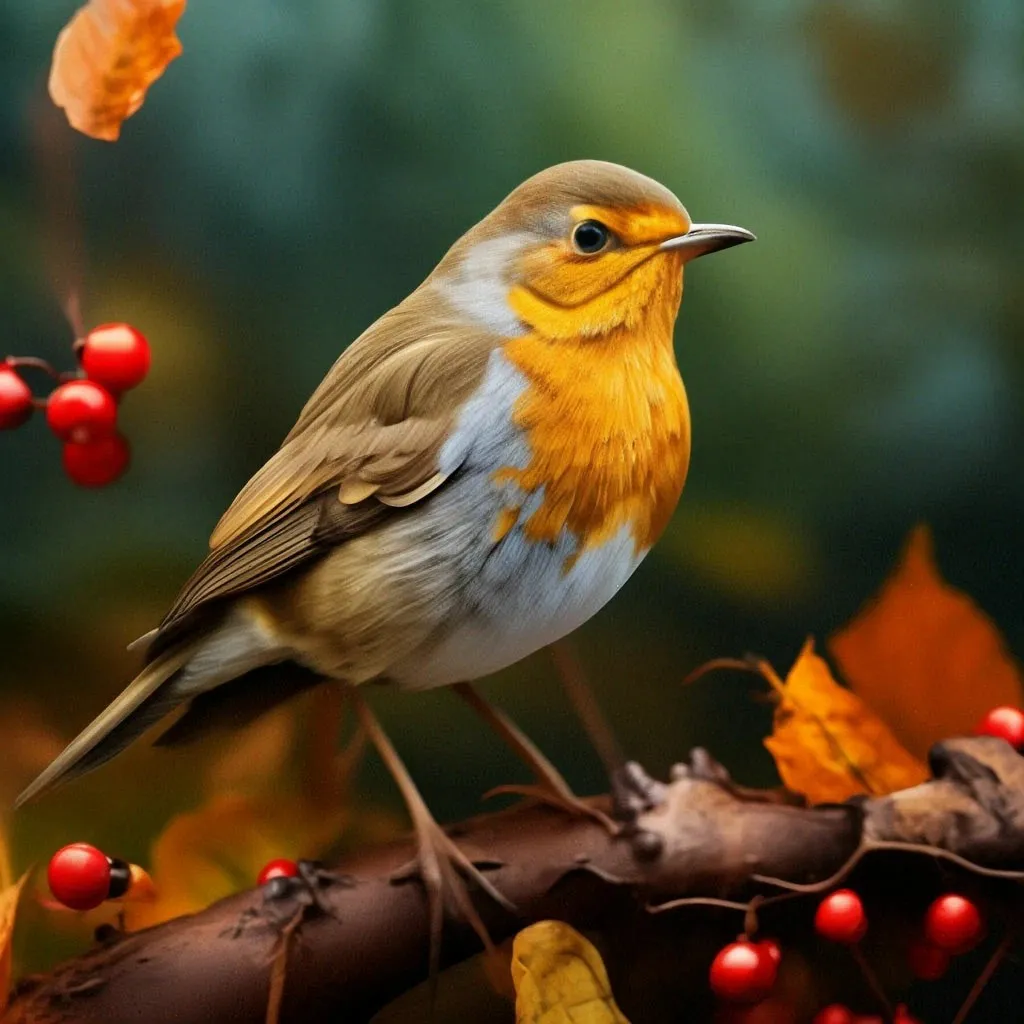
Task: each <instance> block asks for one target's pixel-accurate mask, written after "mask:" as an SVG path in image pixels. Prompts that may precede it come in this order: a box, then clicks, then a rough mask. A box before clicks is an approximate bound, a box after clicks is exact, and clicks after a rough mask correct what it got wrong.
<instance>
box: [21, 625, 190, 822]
mask: <svg viewBox="0 0 1024 1024" xmlns="http://www.w3.org/2000/svg"><path fill="white" fill-rule="evenodd" d="M193 652H194V645H193V644H187V645H184V646H183V647H181V648H178V649H176V650H171V651H168V652H167V653H166V654H163V655H161V656H160V657H158V658H156V659H154V660H153V661H152V662H150V664H148V665H147V666H146V667H145V668H144V669H143V670H142V671H141V672H140V673H139V674H138V675H137V676H136V677H135V679H134V680H133V681H132V682H131V683H129V685H128V686H127V687H126V688H125V690H124V691H123V692H122V693H121V695H120V696H118V697H117V698H116V699H115V700H114V701H113V702H112V703H111V704H110V705H109V706H108V707H107V709H106V710H105V711H104V712H103V713H102V714H100V715H99V716H98V717H97V718H95V719H94V720H93V721H92V722H91V723H90V724H89V725H88V726H87V727H86V728H85V729H83V730H82V732H80V733H79V734H78V735H77V736H76V737H75V738H74V739H73V740H72V741H71V742H70V743H69V744H68V745H67V747H65V748H64V750H63V751H62V753H60V754H59V755H58V756H57V757H56V758H55V759H54V761H53V762H52V763H51V764H50V765H49V766H48V767H47V768H46V769H45V770H44V771H43V772H42V773H41V774H40V775H39V776H38V777H37V778H36V779H35V781H34V782H32V783H31V785H29V787H28V788H27V789H26V790H25V791H24V792H23V793H22V794H21V795H20V796H19V797H18V799H17V801H16V802H15V806H16V807H20V806H21V805H22V804H24V803H27V802H28V801H29V800H33V799H35V797H37V796H39V795H40V794H41V793H44V792H46V791H47V790H50V789H53V788H55V787H56V786H59V785H61V784H63V783H65V782H67V781H68V780H70V779H73V778H75V777H76V776H78V775H84V774H85V773H86V772H89V771H92V769H93V768H98V767H99V766H100V765H101V764H103V763H104V762H106V761H109V760H110V759H111V758H112V757H114V756H115V755H116V754H119V753H120V752H121V751H122V750H124V748H125V747H127V746H128V744H129V743H131V742H132V741H133V740H135V739H136V738H137V737H138V736H140V735H141V734H142V733H144V732H145V731H146V730H147V729H148V728H149V727H150V726H151V725H153V724H154V723H155V722H156V721H157V720H158V719H160V718H162V717H163V716H164V715H166V714H168V713H169V712H171V711H172V710H174V708H176V707H177V706H178V705H179V704H181V703H182V702H183V701H186V700H188V699H189V696H191V694H189V693H181V692H179V691H178V690H177V689H176V688H175V687H174V686H173V685H172V684H173V680H174V677H175V676H176V675H177V674H178V673H179V671H180V670H181V669H182V667H183V666H184V665H185V664H186V663H187V662H188V660H189V658H190V657H191V656H192V654H193Z"/></svg>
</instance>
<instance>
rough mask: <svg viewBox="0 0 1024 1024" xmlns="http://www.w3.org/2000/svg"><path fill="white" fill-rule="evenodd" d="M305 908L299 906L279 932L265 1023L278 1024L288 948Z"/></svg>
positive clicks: (272, 963)
mask: <svg viewBox="0 0 1024 1024" xmlns="http://www.w3.org/2000/svg"><path fill="white" fill-rule="evenodd" d="M305 910H306V908H305V907H300V908H299V910H298V911H296V913H295V914H293V915H292V917H291V918H290V919H289V920H288V922H287V923H286V924H285V925H283V926H282V928H281V931H280V933H279V937H278V942H277V949H275V951H274V959H273V961H272V962H271V965H270V991H269V992H268V993H267V1016H266V1018H265V1020H266V1024H278V1022H279V1021H280V1019H281V1000H282V998H283V997H284V983H285V980H286V979H287V976H288V950H289V949H290V947H291V941H292V936H293V935H294V934H295V929H296V928H298V926H299V925H300V924H301V922H302V917H303V914H304V913H305Z"/></svg>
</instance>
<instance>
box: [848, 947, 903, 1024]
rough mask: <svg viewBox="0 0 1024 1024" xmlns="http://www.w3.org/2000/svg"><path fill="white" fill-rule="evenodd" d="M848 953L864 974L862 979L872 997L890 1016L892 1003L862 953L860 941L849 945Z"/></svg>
mask: <svg viewBox="0 0 1024 1024" xmlns="http://www.w3.org/2000/svg"><path fill="white" fill-rule="evenodd" d="M850 953H851V955H852V956H853V959H854V960H855V961H856V964H857V966H858V967H859V968H860V973H861V974H862V975H863V976H864V980H865V981H866V982H867V986H868V988H869V989H871V992H872V994H873V995H874V997H875V998H876V999H877V1000H878V1001H879V1003H881V1004H882V1007H883V1008H884V1009H885V1013H886V1016H887V1017H892V1015H893V1008H892V1003H891V1002H890V1001H889V997H888V996H887V995H886V994H885V989H884V988H882V983H881V982H880V981H879V980H878V975H877V974H875V972H874V970H873V969H872V967H871V964H869V963H868V958H867V957H866V956H865V955H864V950H863V949H861V947H860V943H857V944H856V945H853V946H850Z"/></svg>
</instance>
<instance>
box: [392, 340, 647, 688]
mask: <svg viewBox="0 0 1024 1024" xmlns="http://www.w3.org/2000/svg"><path fill="white" fill-rule="evenodd" d="M525 386H526V382H525V380H523V378H522V377H521V376H520V375H519V373H518V371H516V370H515V368H513V367H512V366H511V365H510V364H509V363H508V362H507V361H506V360H505V359H504V358H503V357H502V356H501V354H500V353H499V352H495V354H494V356H493V357H492V361H491V365H490V367H489V370H488V373H487V375H486V378H485V380H484V383H483V385H482V387H481V389H480V392H479V393H478V395H477V396H476V397H475V398H473V399H471V400H470V402H469V403H467V405H466V406H465V408H464V409H463V412H462V416H461V418H460V422H459V425H458V427H457V429H456V430H455V431H453V434H452V436H451V438H450V439H449V441H448V442H447V443H446V445H445V448H444V449H443V450H442V453H441V465H442V469H445V468H446V466H445V463H446V460H447V461H449V462H450V463H451V464H452V465H453V466H454V465H457V466H458V469H457V470H455V475H454V476H453V479H452V480H451V481H450V482H449V483H448V484H447V485H446V486H445V487H444V488H442V489H441V490H440V492H439V493H438V494H437V495H436V496H435V497H433V498H431V499H430V503H431V508H430V513H429V518H430V519H432V520H434V522H435V524H443V526H444V529H443V531H437V530H436V529H435V531H433V536H432V538H431V540H430V541H429V542H428V543H432V544H433V545H438V544H440V545H441V546H442V547H445V548H447V549H448V550H447V551H446V552H445V553H443V554H442V558H441V560H442V561H443V562H444V563H445V565H446V570H445V571H446V574H449V575H450V586H449V587H446V588H445V590H446V591H449V592H450V593H452V594H453V597H452V600H451V603H450V605H449V607H448V608H447V610H446V616H445V620H444V621H442V622H440V623H439V625H438V627H437V628H436V629H435V630H434V633H433V636H432V637H431V640H430V642H429V643H428V644H426V645H424V646H423V647H422V648H421V649H420V650H419V651H417V652H416V655H415V656H414V657H410V658H407V659H404V660H403V661H402V662H400V663H399V664H397V665H395V666H393V668H392V670H391V671H390V673H389V675H390V676H391V678H392V679H394V680H395V681H396V682H398V683H399V684H401V685H402V686H405V687H408V688H411V689H426V688H429V687H435V686H445V685H448V684H451V683H457V682H462V681H467V680H471V679H476V678H479V677H480V676H484V675H488V674H489V673H491V672H496V671H498V670H499V669H502V668H505V667H506V666H507V665H511V664H513V663H514V662H517V661H519V660H520V659H522V658H525V657H526V656H527V655H528V654H532V653H533V652H534V651H536V650H539V649H540V648H542V647H545V646H547V645H548V644H550V643H553V642H554V641H555V640H558V639H559V638H561V637H563V636H565V635H566V634H567V633H570V632H572V631H573V630H574V629H576V628H577V627H578V626H580V625H582V624H583V623H584V622H586V621H587V619H589V618H590V617H591V616H592V615H594V614H595V613H596V612H597V611H598V610H599V609H600V608H601V607H602V606H603V605H604V604H606V603H607V602H608V601H609V600H610V599H611V597H612V596H613V595H614V594H615V593H616V591H618V590H619V588H620V587H621V586H622V585H623V584H624V583H625V582H626V580H628V579H629V577H630V576H631V575H632V573H633V571H634V570H635V569H636V567H637V566H638V565H639V564H640V562H641V560H642V558H643V556H644V554H646V552H645V551H637V549H636V542H635V540H634V538H633V536H632V533H631V531H630V530H629V528H628V526H627V527H623V528H622V529H621V530H620V531H619V532H618V533H616V534H615V535H614V536H613V537H611V538H610V539H609V540H608V541H606V542H605V543H604V544H602V545H600V546H594V547H587V548H583V549H582V550H581V549H580V541H579V539H578V538H577V537H576V536H575V535H574V534H573V533H571V532H570V531H569V530H568V529H563V531H562V533H561V534H560V535H559V537H558V539H557V540H556V541H555V542H554V543H548V542H536V541H530V540H528V539H527V537H526V534H525V530H524V524H525V522H526V521H527V520H528V519H529V517H530V515H531V514H532V512H533V511H534V510H535V509H536V508H537V507H538V506H539V505H540V503H541V502H542V500H543V491H542V490H540V491H537V492H534V493H532V494H526V493H524V492H522V491H521V490H520V489H519V488H518V487H517V486H516V485H514V484H497V483H495V482H494V473H495V471H496V470H497V469H499V468H501V467H503V466H520V467H521V466H524V465H526V463H527V462H528V460H529V449H528V448H527V446H526V443H525V440H524V439H523V437H522V435H521V434H520V433H519V431H518V430H517V428H516V427H515V426H514V425H513V422H512V408H513V405H514V403H515V400H516V398H518V396H519V395H520V394H521V393H522V390H523V388H524V387H525ZM512 507H518V508H520V515H519V520H518V522H517V523H516V525H515V526H513V527H512V529H510V530H509V531H508V532H507V533H506V534H505V536H504V537H503V538H502V539H501V540H500V541H497V542H496V541H495V539H494V529H495V525H496V524H497V523H498V521H499V517H500V516H501V514H502V511H503V510H504V509H507V508H512ZM424 511H426V510H424ZM426 542H427V541H426V540H425V543H426Z"/></svg>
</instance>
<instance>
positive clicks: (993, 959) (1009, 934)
mask: <svg viewBox="0 0 1024 1024" xmlns="http://www.w3.org/2000/svg"><path fill="white" fill-rule="evenodd" d="M1016 939H1017V928H1016V927H1015V926H1013V925H1010V926H1008V927H1007V929H1006V934H1005V935H1004V936H1003V938H1002V941H1001V942H1000V943H999V945H998V946H996V948H995V951H994V952H993V953H992V955H991V956H990V957H989V958H988V963H986V964H985V966H984V968H982V971H981V974H979V975H978V977H977V978H976V979H975V982H974V984H973V985H972V986H971V991H970V992H968V993H967V998H966V999H965V1000H964V1001H963V1003H961V1005H960V1009H959V1010H957V1012H956V1016H955V1017H954V1018H953V1024H963V1022H964V1021H965V1020H966V1019H967V1015H968V1014H969V1013H970V1012H971V1010H972V1009H973V1008H974V1004H975V1003H976V1002H977V1001H978V998H979V996H980V995H981V993H982V992H984V991H985V986H986V985H987V984H988V983H989V982H990V981H991V980H992V975H993V974H995V973H996V970H997V969H998V967H999V965H1000V964H1001V963H1002V962H1003V958H1004V957H1005V956H1006V954H1007V953H1009V951H1010V947H1011V946H1012V945H1013V944H1014V942H1015V941H1016Z"/></svg>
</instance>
